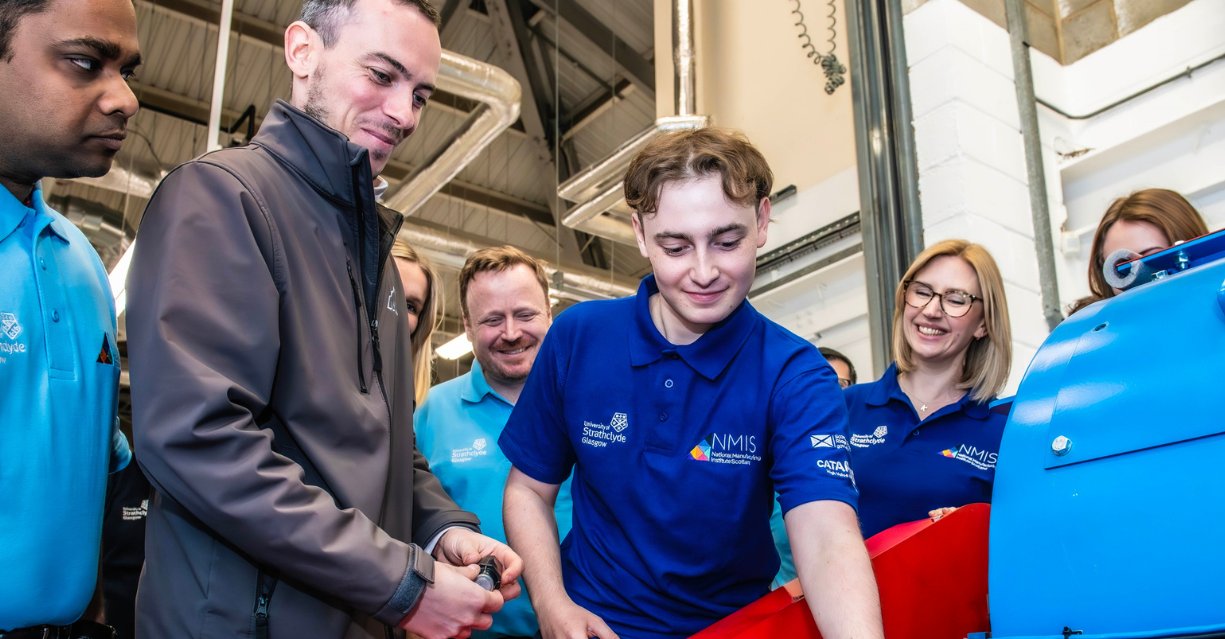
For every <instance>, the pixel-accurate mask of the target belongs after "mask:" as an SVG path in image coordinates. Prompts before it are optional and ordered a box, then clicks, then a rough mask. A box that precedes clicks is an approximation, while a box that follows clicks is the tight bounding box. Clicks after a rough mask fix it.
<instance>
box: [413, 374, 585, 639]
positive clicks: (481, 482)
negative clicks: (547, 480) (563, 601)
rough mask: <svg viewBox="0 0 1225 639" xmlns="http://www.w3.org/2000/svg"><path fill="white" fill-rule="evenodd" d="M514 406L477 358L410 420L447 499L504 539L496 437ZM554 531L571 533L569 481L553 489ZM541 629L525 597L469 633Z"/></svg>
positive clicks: (505, 471) (518, 633)
mask: <svg viewBox="0 0 1225 639" xmlns="http://www.w3.org/2000/svg"><path fill="white" fill-rule="evenodd" d="M513 408H514V406H513V405H512V404H511V403H510V402H508V401H506V400H505V399H503V398H502V396H501V395H498V394H497V393H496V392H495V391H494V390H493V389H492V388H490V387H489V382H487V381H485V375H484V372H483V371H482V370H481V364H480V362H477V361H475V360H474V361H473V362H472V370H470V371H468V372H467V373H466V374H464V375H460V376H459V377H456V378H455V379H452V380H450V381H447V382H443V383H442V384H439V385H437V386H435V387H434V388H432V389H430V395H429V397H428V398H426V400H425V403H423V404H422V405H421V407H420V408H418V409H417V414H416V417H415V418H414V420H413V423H414V426H415V428H416V431H417V448H419V449H420V450H421V454H422V455H425V458H426V459H428V460H429V462H430V470H431V471H432V472H433V473H434V476H435V477H437V478H438V480H439V481H440V482H442V487H443V488H445V489H446V490H447V493H448V494H450V495H451V499H454V500H455V503H457V504H459V505H460V507H461V508H463V509H464V510H467V511H468V512H471V513H475V514H476V516H477V517H479V518H480V520H481V532H483V533H484V534H486V535H488V536H490V537H493V538H494V539H500V540H505V539H506V527H505V526H504V525H503V523H502V490H503V488H505V487H506V476H507V475H509V474H510V460H509V459H507V458H506V455H503V454H502V451H501V449H499V448H498V446H497V440H498V435H501V434H502V428H503V427H504V426H506V420H507V419H509V418H510V411H511V409H513ZM554 514H555V515H556V516H557V533H558V534H559V535H561V537H562V538H563V539H564V538H565V536H566V534H567V533H569V532H570V482H568V481H567V482H566V483H564V484H562V486H561V489H560V490H559V491H558V492H557V504H556V509H555V511H554ZM539 629H540V627H539V625H538V624H537V623H536V615H535V613H534V612H533V611H532V604H531V602H530V601H529V600H528V598H527V597H526V596H523V597H518V598H516V599H512V600H510V601H508V602H506V605H505V606H503V608H502V609H501V610H499V611H498V613H497V614H495V615H494V616H493V626H491V627H490V628H489V629H488V630H483V631H482V630H478V631H475V632H473V633H472V636H473V637H499V636H513V637H530V636H533V635H535V634H536V632H537V631H538V630H539Z"/></svg>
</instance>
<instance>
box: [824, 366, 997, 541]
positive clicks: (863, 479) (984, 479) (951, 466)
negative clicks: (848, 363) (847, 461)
mask: <svg viewBox="0 0 1225 639" xmlns="http://www.w3.org/2000/svg"><path fill="white" fill-rule="evenodd" d="M846 405H847V410H848V412H849V420H850V421H849V424H850V426H849V429H850V433H851V439H850V444H851V461H852V462H853V463H854V465H855V477H856V479H858V481H859V520H860V523H861V525H862V526H863V535H864V537H871V536H872V535H875V534H876V533H878V532H880V531H882V530H885V529H886V528H890V527H892V526H894V525H896V524H900V523H903V522H907V521H914V520H916V519H923V518H924V517H927V513H928V512H929V511H931V510H934V509H936V508H943V507H945V506H964V505H966V504H972V503H976V502H990V501H991V487H992V485H993V484H994V482H995V462H996V458H997V457H998V456H999V451H1000V438H1001V437H1002V436H1003V434H1004V423H1005V422H1006V421H1007V420H1008V418H1007V416H1006V415H1001V414H997V413H993V412H991V410H990V408H989V407H988V405H987V404H986V403H980V402H975V401H973V400H972V399H970V395H969V393H966V395H965V397H962V398H961V399H960V400H959V401H957V402H955V403H953V404H949V405H948V406H945V407H943V408H941V409H940V410H938V411H936V412H935V413H933V414H931V415H929V416H928V417H927V418H926V419H922V420H920V419H919V415H918V414H917V413H916V412H915V409H914V406H913V405H912V404H911V403H910V399H909V398H907V397H906V393H904V392H902V388H901V387H900V386H899V385H898V382H897V365H896V364H893V365H890V366H889V370H886V371H885V374H884V375H883V376H881V378H880V379H879V380H877V381H875V382H869V383H867V384H856V385H855V386H851V387H849V388H847V389H846Z"/></svg>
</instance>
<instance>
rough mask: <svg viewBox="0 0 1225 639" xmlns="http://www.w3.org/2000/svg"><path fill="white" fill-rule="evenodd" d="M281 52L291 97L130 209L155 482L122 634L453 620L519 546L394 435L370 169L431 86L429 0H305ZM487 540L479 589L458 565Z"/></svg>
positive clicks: (347, 633) (398, 415) (485, 601)
mask: <svg viewBox="0 0 1225 639" xmlns="http://www.w3.org/2000/svg"><path fill="white" fill-rule="evenodd" d="M285 58H286V62H287V63H288V65H289V68H290V71H291V72H292V75H293V89H292V98H291V102H292V104H288V103H284V102H279V101H278V102H277V104H276V105H274V106H273V108H272V109H271V111H270V112H269V113H268V115H267V117H266V118H265V120H264V123H263V125H262V126H261V128H260V132H259V133H258V134H257V135H256V136H255V137H254V138H253V139H252V140H251V143H250V144H248V145H247V146H244V147H239V148H234V149H227V150H223V151H218V152H215V153H210V154H207V155H205V156H203V157H201V158H198V159H196V160H193V161H191V162H188V163H187V164H184V165H183V166H181V167H179V168H177V169H176V170H175V171H173V172H172V173H171V174H170V175H168V176H167V177H166V179H165V180H164V181H163V182H162V184H161V186H160V187H159V188H158V190H157V192H156V193H155V194H154V195H153V198H152V199H151V200H150V202H149V206H148V209H147V210H146V212H145V217H144V220H143V222H142V225H141V229H140V236H139V239H138V242H137V246H138V248H137V251H136V255H135V257H134V260H133V264H132V269H131V273H132V274H131V277H130V279H129V284H128V296H129V309H128V324H127V326H128V334H129V353H130V355H131V368H132V388H133V392H132V399H133V415H134V430H135V436H136V451H137V459H138V461H139V462H140V464H141V466H142V468H143V469H144V470H145V472H146V474H147V475H148V476H149V478H150V481H151V483H152V484H153V486H154V487H155V488H156V491H157V495H156V498H155V499H154V502H153V504H152V506H151V508H150V511H149V515H148V531H147V543H146V567H145V572H144V574H143V576H142V580H141V585H140V591H139V594H138V595H137V634H138V636H144V637H176V638H178V637H201V638H202V637H237V636H244V637H245V636H255V637H270V638H272V639H279V638H290V637H312V638H323V639H328V638H333V637H334V638H336V639H340V638H342V637H374V636H377V637H383V636H384V635H385V634H386V633H387V632H388V630H387V628H389V627H397V626H398V627H401V628H405V629H407V630H409V631H411V632H413V633H415V634H417V635H421V636H425V637H452V636H456V637H466V636H468V634H469V632H470V631H471V630H472V629H480V628H487V627H488V626H489V624H490V622H491V615H492V613H494V612H495V611H497V610H498V609H499V608H500V607H501V606H502V603H503V602H504V601H505V599H508V598H512V597H514V596H516V595H518V586H517V585H516V577H517V576H518V574H519V572H520V571H521V569H522V561H521V560H520V559H519V558H518V556H516V555H515V554H514V553H513V552H512V551H511V550H510V549H509V548H508V547H506V546H505V545H504V544H502V543H499V542H497V541H494V540H492V539H490V538H488V537H485V536H483V535H480V534H479V532H477V531H478V527H477V526H478V522H477V520H476V518H475V517H474V516H473V515H471V514H470V513H466V512H464V511H461V510H460V509H459V508H458V507H457V506H456V505H455V503H454V502H453V501H452V500H451V499H450V497H448V496H447V495H446V493H445V492H444V491H443V490H442V488H441V486H440V485H439V483H438V480H437V479H436V478H435V477H434V476H433V475H432V474H431V473H430V471H429V468H428V465H427V464H426V462H425V460H424V458H423V457H422V456H421V455H420V453H419V452H418V451H417V450H416V448H415V446H414V443H413V428H412V408H413V402H412V400H413V390H412V371H413V369H412V365H411V359H410V352H409V336H408V333H407V324H406V322H405V307H404V296H403V295H402V294H399V293H398V292H397V290H396V284H397V282H398V278H397V277H396V275H395V272H394V271H393V270H392V269H393V268H394V267H393V266H392V264H391V260H390V256H389V249H390V247H391V243H392V240H393V238H394V236H395V233H396V231H397V229H398V228H399V225H400V222H401V220H400V216H399V215H396V214H394V213H391V212H390V211H388V210H386V209H381V208H380V207H377V206H376V204H375V197H374V190H373V184H374V176H375V175H377V174H378V172H379V171H381V170H382V168H383V167H384V166H385V165H386V163H387V160H388V157H389V155H390V154H391V152H392V150H393V149H394V148H395V146H396V145H397V144H399V143H400V142H401V141H403V140H404V139H405V138H406V137H408V135H409V134H411V133H412V132H413V130H414V129H415V128H416V125H417V122H418V118H419V117H420V114H421V109H422V108H423V107H424V106H425V102H426V100H427V99H428V98H429V96H430V93H431V92H432V90H433V88H434V82H435V79H436V77H437V71H438V66H439V62H440V58H441V45H440V44H439V38H438V25H437V13H436V12H434V10H433V9H432V8H431V7H429V5H428V4H426V3H425V2H424V0H307V1H306V3H305V5H304V7H303V13H302V19H301V20H300V21H298V22H295V23H293V24H292V25H290V26H289V28H288V29H287V30H286V33H285ZM431 555H432V556H431ZM488 555H494V556H496V557H498V558H499V559H500V560H501V562H502V564H503V566H504V573H503V580H502V583H504V584H506V586H505V587H503V588H502V589H501V590H500V591H493V592H486V591H484V590H482V589H481V588H480V587H479V586H477V585H476V584H475V583H473V579H474V578H475V577H476V575H477V567H476V566H475V565H474V564H475V563H476V562H477V561H478V560H480V559H481V558H482V557H485V556H488ZM434 559H438V560H439V561H438V563H435V562H434Z"/></svg>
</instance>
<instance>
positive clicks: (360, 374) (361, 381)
mask: <svg viewBox="0 0 1225 639" xmlns="http://www.w3.org/2000/svg"><path fill="white" fill-rule="evenodd" d="M345 268H346V269H348V271H349V287H350V288H351V289H352V291H353V305H354V307H355V310H356V311H357V319H358V321H357V322H356V325H357V386H358V388H359V389H361V392H362V394H363V395H366V394H369V393H370V389H369V387H367V386H366V364H365V361H364V358H363V357H362V351H364V350H365V349H364V348H362V347H363V346H364V344H362V323H361V317H362V297H361V294H360V293H359V292H358V289H357V280H356V279H354V277H353V262H352V261H351V260H350V259H349V258H347V257H346V258H345ZM376 344H377V342H376ZM374 353H375V357H376V358H377V357H378V356H379V354H378V353H379V351H378V347H377V346H376V347H375V349H374Z"/></svg>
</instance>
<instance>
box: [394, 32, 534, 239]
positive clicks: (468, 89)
mask: <svg viewBox="0 0 1225 639" xmlns="http://www.w3.org/2000/svg"><path fill="white" fill-rule="evenodd" d="M438 88H439V89H442V90H444V91H447V92H449V93H452V94H455V95H458V96H460V97H464V98H468V99H469V100H475V101H477V102H480V103H481V105H480V106H479V107H478V108H477V109H476V110H475V111H473V112H472V114H471V115H469V116H468V119H467V120H465V121H464V124H463V125H462V126H461V127H460V128H459V131H457V132H456V133H455V135H453V136H452V137H451V141H450V143H448V144H446V145H445V146H444V147H443V148H442V150H441V151H439V152H438V153H436V154H435V155H433V156H432V157H429V158H426V159H424V160H423V161H422V162H421V164H420V167H419V168H418V169H417V170H415V171H413V173H412V175H410V176H408V178H407V179H405V180H404V182H402V183H401V184H400V186H398V187H396V188H395V190H394V191H393V192H392V193H391V194H389V195H388V196H387V197H385V198H384V202H383V203H384V204H386V205H387V206H389V207H391V208H393V209H396V210H397V211H400V212H401V213H403V214H404V215H412V214H413V212H414V211H416V210H417V209H418V208H419V207H420V206H421V205H423V204H425V202H426V200H429V199H430V197H432V196H433V195H434V194H435V193H437V192H438V191H439V190H441V189H442V187H443V186H445V185H446V184H447V183H448V182H450V181H451V180H452V179H453V178H454V177H455V176H456V175H459V172H460V171H462V170H463V169H464V167H466V166H468V164H470V163H471V162H472V161H473V160H475V159H476V156H478V155H480V153H481V151H483V150H484V149H485V147H486V146H488V145H489V143H490V142H493V140H494V139H495V138H497V137H498V136H499V135H501V133H502V131H505V130H506V129H507V128H508V127H509V126H510V125H512V124H514V123H515V120H518V119H519V102H520V96H521V93H522V91H521V89H520V87H519V83H518V82H517V81H516V80H515V79H514V78H513V77H511V75H510V74H509V73H507V72H506V71H503V70H502V69H500V68H498V67H495V66H493V65H491V64H486V63H484V62H481V61H479V60H474V59H472V58H469V57H466V56H462V55H460V54H458V53H454V52H452V51H445V50H444V51H443V52H442V66H441V67H440V68H439V69H438Z"/></svg>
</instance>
